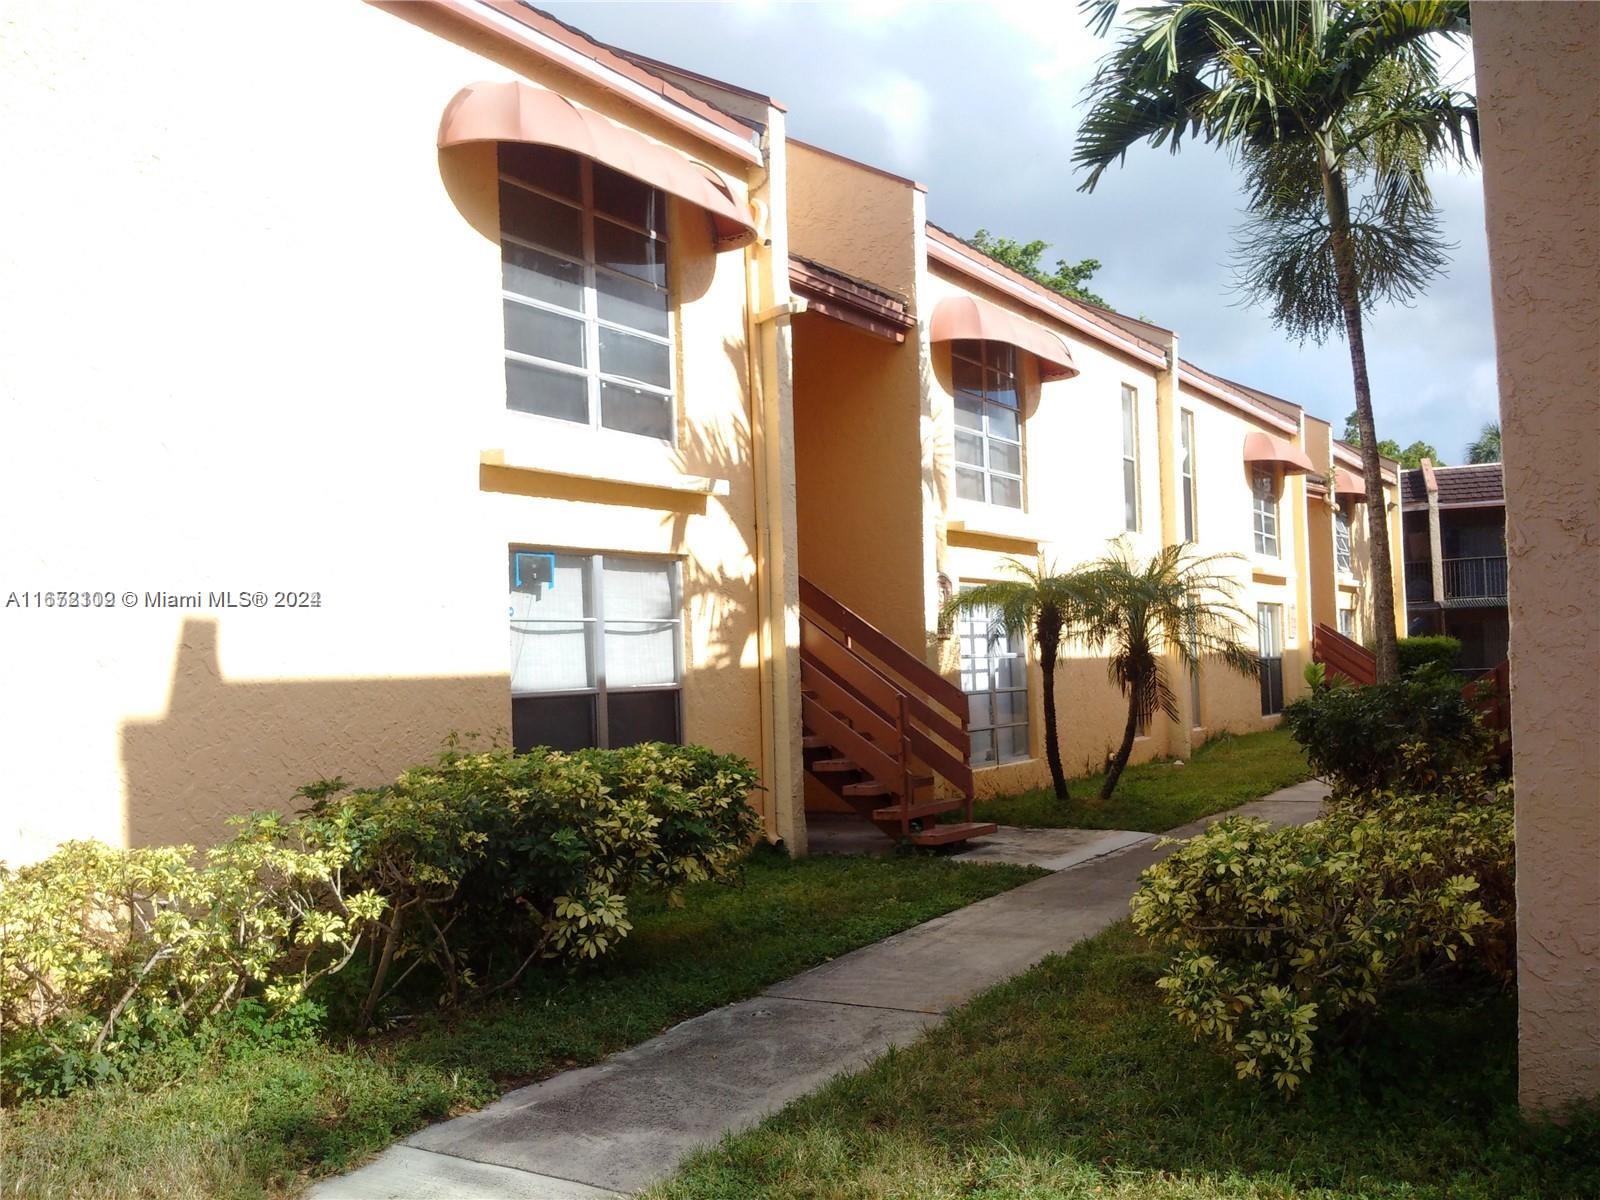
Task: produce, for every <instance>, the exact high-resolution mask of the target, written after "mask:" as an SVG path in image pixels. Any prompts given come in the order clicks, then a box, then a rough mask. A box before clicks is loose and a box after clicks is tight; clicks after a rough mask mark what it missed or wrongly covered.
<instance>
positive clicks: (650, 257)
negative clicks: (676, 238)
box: [594, 218, 667, 287]
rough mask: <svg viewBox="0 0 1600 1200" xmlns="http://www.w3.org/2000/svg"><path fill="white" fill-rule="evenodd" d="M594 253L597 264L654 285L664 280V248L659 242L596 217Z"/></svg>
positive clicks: (659, 284) (659, 285)
mask: <svg viewBox="0 0 1600 1200" xmlns="http://www.w3.org/2000/svg"><path fill="white" fill-rule="evenodd" d="M594 256H595V261H596V262H597V263H599V264H600V265H601V266H606V267H610V268H611V269H612V270H615V271H621V272H623V273H624V274H627V275H632V276H634V277H635V278H636V279H643V280H645V281H646V282H648V283H653V284H655V285H656V286H657V287H665V286H666V284H667V248H666V245H665V244H664V243H662V242H658V241H656V240H655V239H654V238H649V237H646V236H645V235H644V234H642V233H635V232H634V231H633V230H631V229H624V228H623V227H622V226H621V225H613V224H612V223H611V222H610V221H607V220H604V219H601V218H596V219H595V223H594Z"/></svg>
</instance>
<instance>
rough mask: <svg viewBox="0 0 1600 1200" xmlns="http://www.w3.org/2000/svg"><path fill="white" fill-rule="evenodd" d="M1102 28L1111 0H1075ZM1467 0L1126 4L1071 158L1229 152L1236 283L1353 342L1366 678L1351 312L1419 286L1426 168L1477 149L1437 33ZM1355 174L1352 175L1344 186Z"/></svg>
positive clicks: (1437, 265)
mask: <svg viewBox="0 0 1600 1200" xmlns="http://www.w3.org/2000/svg"><path fill="white" fill-rule="evenodd" d="M1084 7H1085V8H1087V9H1088V10H1089V11H1090V12H1091V13H1093V14H1094V18H1093V20H1094V23H1095V24H1096V25H1097V26H1098V28H1099V30H1100V32H1102V33H1103V32H1105V31H1106V30H1107V29H1108V28H1109V27H1110V25H1111V23H1112V21H1113V19H1114V18H1115V15H1116V8H1117V6H1116V3H1115V0H1088V2H1087V3H1086V4H1085V5H1084ZM1469 21H1470V15H1469V12H1468V7H1467V2H1466V0H1404V2H1396V3H1384V2H1380V0H1354V2H1349V3H1337V2H1335V0H1292V2H1291V0H1279V2H1274V0H1262V2H1258V3H1246V2H1224V0H1173V2H1171V3H1165V4H1160V5H1157V6H1153V7H1147V8H1141V9H1139V10H1138V11H1136V12H1135V13H1133V14H1132V16H1131V18H1130V22H1129V25H1128V27H1127V29H1126V30H1125V32H1124V33H1123V34H1122V36H1121V40H1120V41H1119V43H1118V44H1117V46H1116V47H1115V49H1113V50H1112V51H1111V52H1110V53H1109V54H1108V55H1107V56H1106V57H1105V58H1104V59H1103V60H1102V61H1101V64H1100V66H1099V69H1098V70H1097V71H1096V74H1095V77H1094V79H1093V81H1092V82H1091V83H1090V85H1089V89H1088V90H1089V95H1090V111H1089V113H1088V115H1087V116H1086V117H1085V119H1084V122H1083V125H1082V128H1081V130H1080V132H1079V138H1078V144H1077V148H1076V150H1075V151H1074V154H1073V160H1074V162H1075V163H1076V164H1077V165H1078V167H1079V168H1080V169H1086V170H1087V171H1088V176H1087V178H1086V180H1085V181H1084V183H1083V185H1082V188H1083V190H1085V191H1092V190H1093V189H1094V186H1095V184H1096V183H1097V182H1098V181H1099V180H1100V177H1101V175H1102V174H1104V172H1105V171H1106V169H1107V168H1108V167H1109V166H1110V165H1111V164H1112V163H1114V162H1118V161H1120V160H1121V159H1122V158H1123V157H1124V156H1125V155H1126V154H1127V151H1128V150H1129V149H1130V148H1131V147H1132V146H1134V145H1135V144H1136V143H1138V142H1142V141H1148V142H1149V143H1150V144H1151V145H1154V146H1160V145H1162V144H1163V143H1165V144H1168V145H1169V147H1170V149H1171V150H1172V151H1173V152H1176V151H1177V149H1178V147H1179V145H1180V143H1181V141H1182V139H1183V138H1184V137H1185V136H1190V137H1198V138H1199V139H1200V140H1201V141H1203V142H1206V143H1210V144H1214V145H1218V146H1221V147H1223V148H1225V149H1226V150H1228V151H1229V152H1231V153H1232V154H1233V156H1234V159H1235V161H1236V162H1237V163H1239V164H1240V165H1241V166H1242V167H1243V168H1244V172H1245V176H1246V181H1247V185H1248V197H1249V200H1248V209H1247V213H1248V216H1249V218H1250V223H1249V224H1248V225H1247V226H1246V227H1245V231H1244V233H1243V234H1242V236H1241V239H1240V246H1239V250H1240V264H1241V269H1240V283H1241V285H1242V287H1243V288H1244V290H1245V291H1247V292H1248V293H1250V294H1252V295H1253V296H1254V297H1255V298H1257V299H1263V300H1266V301H1268V302H1269V303H1270V304H1271V306H1272V315H1273V319H1274V320H1275V321H1276V322H1278V323H1279V324H1280V325H1282V326H1283V327H1284V328H1286V329H1287V330H1288V331H1289V332H1290V333H1291V334H1295V335H1297V336H1299V337H1300V338H1302V339H1304V338H1306V337H1310V338H1313V339H1314V340H1317V341H1321V340H1322V339H1323V338H1325V337H1326V336H1327V335H1328V334H1329V333H1331V332H1333V331H1334V330H1336V329H1341V328H1342V332H1343V334H1344V338H1345V341H1346V343H1347V344H1348V345H1349V348H1350V367H1351V373H1352V375H1353V377H1354V385H1355V401H1356V414H1357V424H1358V425H1359V428H1360V433H1361V460H1362V465H1363V473H1364V476H1365V479H1366V487H1367V509H1368V513H1369V514H1370V520H1369V522H1368V524H1369V527H1370V528H1371V530H1372V534H1371V536H1372V542H1373V547H1372V549H1373V553H1372V576H1373V583H1374V591H1375V593H1376V595H1375V604H1376V618H1377V620H1376V624H1377V643H1378V644H1377V658H1378V678H1380V679H1392V678H1394V677H1395V676H1396V675H1397V674H1398V673H1399V652H1398V650H1397V649H1396V645H1395V620H1394V580H1393V576H1392V572H1391V569H1390V565H1389V563H1390V559H1389V524H1388V520H1387V513H1386V511H1385V508H1384V501H1383V488H1382V476H1381V475H1380V473H1379V465H1378V445H1379V443H1378V437H1377V431H1376V428H1375V426H1374V424H1373V419H1372V391H1371V386H1370V383H1369V381H1368V376H1367V355H1366V343H1365V341H1364V338H1363V334H1362V323H1361V321H1362V312H1363V310H1370V308H1371V307H1372V306H1373V304H1374V303H1375V302H1376V301H1378V300H1380V299H1385V300H1393V299H1399V300H1407V299H1409V298H1411V297H1413V296H1415V295H1417V294H1418V293H1419V292H1420V291H1421V290H1422V289H1423V287H1424V286H1425V285H1426V284H1427V282H1428V281H1429V280H1430V279H1431V278H1433V276H1434V275H1436V274H1437V273H1438V272H1439V271H1440V270H1441V269H1442V268H1443V267H1444V265H1445V263H1446V262H1447V261H1448V253H1447V252H1448V249H1449V247H1448V246H1446V245H1445V244H1444V243H1443V242H1442V241H1441V240H1440V238H1439V228H1438V221H1437V213H1436V210H1435V209H1434V206H1433V201H1432V196H1431V194H1430V192H1429V190H1428V185H1427V179H1426V174H1425V171H1426V168H1428V167H1429V166H1431V165H1433V164H1435V163H1438V162H1441V161H1445V160H1451V159H1455V160H1460V161H1463V162H1465V161H1468V160H1469V158H1470V157H1471V156H1472V155H1473V154H1475V153H1476V144H1477V109H1476V102H1475V101H1474V99H1473V98H1472V97H1471V96H1469V95H1466V94H1465V93H1460V92H1457V91H1455V90H1453V89H1451V88H1449V87H1447V86H1445V85H1444V84H1442V83H1441V82H1440V79H1439V71H1438V65H1437V62H1436V60H1435V57H1434V51H1433V37H1432V35H1435V34H1440V35H1444V36H1445V37H1449V38H1456V37H1459V36H1462V35H1465V34H1467V33H1469V32H1470V25H1469ZM1353 185H1354V187H1355V188H1356V192H1355V194H1354V198H1353V193H1352V186H1353Z"/></svg>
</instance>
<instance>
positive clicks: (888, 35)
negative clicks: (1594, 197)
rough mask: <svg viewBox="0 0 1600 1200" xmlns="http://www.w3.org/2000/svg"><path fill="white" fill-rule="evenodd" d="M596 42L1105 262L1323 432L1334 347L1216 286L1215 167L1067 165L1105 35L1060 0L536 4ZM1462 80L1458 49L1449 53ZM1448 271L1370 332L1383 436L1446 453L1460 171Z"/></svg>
mask: <svg viewBox="0 0 1600 1200" xmlns="http://www.w3.org/2000/svg"><path fill="white" fill-rule="evenodd" d="M539 7H541V8H543V9H545V10H546V11H549V12H551V13H553V14H554V15H555V16H557V17H559V18H560V19H561V20H563V21H566V22H568V23H569V24H572V25H575V26H577V27H578V28H580V29H582V30H584V31H585V32H586V33H589V34H590V35H591V36H593V37H596V38H598V39H599V40H601V41H603V42H607V43H611V44H614V45H620V46H623V47H626V48H629V49H632V50H636V51H638V52H640V53H642V54H647V55H649V56H651V57H653V58H659V59H663V60H665V61H667V62H672V63H677V64H679V65H681V66H684V67H687V68H689V69H691V70H694V71H699V72H701V73H703V74H706V75H710V76H713V77H715V78H718V79H723V80H727V81H728V82H731V83H736V84H740V85H742V86H744V87H748V88H751V89H753V90H755V91H759V92H763V93H765V94H767V95H770V96H773V97H776V98H777V99H778V100H780V101H782V102H783V103H784V104H786V105H787V106H788V109H789V129H790V132H791V133H792V134H793V135H794V136H795V137H798V138H801V139H803V140H805V141H809V142H814V143H817V144H819V145H822V146H826V147H828V148H829V149H832V150H836V151H838V152H839V153H841V154H846V155H849V156H850V157H852V158H858V159H861V160H863V161H865V162H869V163H873V164H875V165H878V166H881V167H883V168H885V169H887V170H891V171H895V172H898V173H900V174H904V175H909V176H911V177H913V178H915V179H917V180H919V181H920V182H922V183H924V184H926V185H927V187H928V215H929V217H930V219H932V220H933V221H934V222H935V223H937V224H939V225H941V226H943V227H944V228H946V229H949V230H951V231H952V232H955V233H957V234H960V235H963V236H967V235H970V234H971V233H972V232H973V231H974V230H976V229H978V228H980V227H983V228H987V229H989V230H990V231H991V232H993V233H996V234H1000V235H1003V236H1007V237H1014V238H1018V239H1023V240H1026V239H1031V238H1043V239H1045V240H1046V241H1048V242H1050V243H1051V244H1052V249H1051V250H1050V251H1049V252H1048V253H1047V256H1046V257H1047V259H1049V260H1051V261H1053V260H1054V259H1055V258H1057V257H1061V258H1066V259H1068V260H1070V261H1073V262H1076V261H1077V260H1078V259H1081V258H1098V259H1100V260H1101V262H1102V263H1103V264H1104V265H1103V266H1102V268H1101V270H1100V272H1099V274H1098V275H1096V276H1095V278H1094V280H1093V282H1092V284H1091V286H1092V288H1093V290H1095V291H1096V292H1098V293H1099V294H1100V295H1102V296H1104V297H1105V298H1106V299H1107V300H1108V301H1109V302H1110V303H1111V304H1112V305H1113V306H1114V307H1116V308H1118V309H1120V310H1121V311H1124V312H1127V313H1131V314H1133V315H1135V316H1143V317H1145V318H1147V319H1148V320H1151V321H1154V322H1156V323H1157V324H1160V325H1165V326H1167V327H1169V328H1172V329H1176V330H1177V331H1178V334H1179V336H1180V339H1181V340H1180V348H1181V350H1182V352H1183V355H1184V357H1186V358H1188V359H1190V360H1192V361H1194V362H1197V363H1199V364H1200V365H1201V366H1203V367H1205V368H1207V369H1208V370H1212V371H1215V372H1217V373H1219V374H1222V375H1225V376H1228V377H1229V378H1233V379H1240V380H1243V381H1245V382H1247V383H1252V384H1254V385H1256V386H1257V387H1260V388H1262V389H1264V390H1266V391H1269V392H1273V393H1275V394H1277V395H1280V396H1284V397H1286V398H1287V399H1290V400H1293V401H1295V402H1296V403H1298V404H1301V405H1304V406H1305V408H1306V409H1307V410H1308V411H1310V412H1312V413H1314V414H1315V415H1317V416H1320V417H1323V418H1325V419H1327V420H1330V421H1332V422H1333V423H1334V426H1335V432H1338V430H1339V429H1342V427H1343V424H1344V418H1345V415H1346V414H1347V413H1348V412H1350V410H1351V409H1352V408H1354V407H1355V405H1354V402H1353V400H1352V399H1351V384H1350V362H1349V356H1348V354H1347V352H1346V349H1345V346H1344V343H1343V341H1340V340H1330V341H1329V342H1328V343H1327V344H1326V345H1324V346H1321V347H1318V346H1315V345H1311V344H1308V345H1305V346H1299V345H1296V344H1295V343H1293V342H1291V341H1289V340H1288V339H1287V338H1286V337H1285V336H1284V335H1283V334H1282V333H1280V332H1279V331H1278V330H1277V329H1275V328H1274V327H1273V326H1272V324H1271V322H1270V321H1269V320H1268V319H1267V316H1266V314H1265V313H1264V312H1263V311H1262V310H1260V309H1257V308H1254V307H1250V306H1247V305H1245V304H1244V303H1243V302H1241V300H1240V298H1239V297H1238V296H1237V295H1236V294H1235V293H1234V292H1233V291H1232V288H1231V280H1232V269H1231V267H1230V265H1229V261H1228V260H1229V249H1230V245H1231V234H1230V231H1231V230H1232V229H1233V228H1234V226H1236V225H1237V224H1238V223H1239V220H1240V212H1239V210H1240V207H1241V199H1240V195H1239V192H1238V188H1237V184H1236V177H1235V175H1234V172H1233V170H1232V168H1231V167H1230V166H1229V164H1228V162H1227V160H1226V159H1225V158H1223V157H1222V156H1221V155H1219V154H1217V153H1215V152H1213V151H1210V150H1207V149H1205V148H1204V147H1200V146H1195V145H1191V144H1186V145H1185V147H1184V149H1183V151H1182V153H1181V154H1179V155H1177V156H1173V155H1170V154H1168V153H1167V151H1166V150H1165V149H1161V150H1152V149H1149V148H1148V147H1141V148H1139V149H1137V150H1135V151H1133V152H1132V153H1130V154H1129V156H1128V159H1127V162H1126V164H1125V165H1124V166H1123V167H1121V168H1113V169H1112V170H1111V171H1110V172H1108V173H1107V175H1106V177H1105V178H1104V180H1103V181H1102V182H1101V183H1100V185H1099V186H1098V187H1097V188H1096V190H1095V191H1094V193H1093V194H1090V195H1086V194H1084V193H1081V192H1079V191H1078V190H1077V187H1078V183H1079V182H1080V177H1079V176H1078V175H1077V174H1076V173H1074V171H1073V170H1072V167H1071V152H1072V143H1073V138H1074V135H1075V132H1076V129H1077V125H1078V122H1079V120H1080V119H1081V117H1082V111H1083V110H1082V108H1081V106H1080V98H1081V95H1082V90H1083V86H1084V84H1085V83H1086V82H1087V80H1088V78H1089V75H1090V73H1091V72H1092V70H1093V64H1094V62H1095V59H1096V58H1097V57H1098V56H1099V55H1100V54H1101V53H1103V52H1104V50H1105V49H1106V43H1105V42H1103V41H1100V40H1099V39H1096V38H1095V37H1093V35H1091V34H1090V33H1089V32H1088V30H1087V29H1086V28H1085V27H1084V24H1083V21H1082V18H1081V17H1080V16H1079V14H1078V11H1077V5H1076V4H1075V3H1073V2H1072V0H1055V2H1054V3H1043V2H1039V0H1034V2H1031V3H1030V2H1028V0H1021V2H1015V0H996V2H994V3H990V4H965V3H930V2H926V0H925V2H923V3H909V2H900V0H887V2H880V3H854V4H833V3H813V4H796V3H760V2H752V0H742V2H738V3H654V4H646V3H551V4H540V5H539ZM1442 57H1443V58H1444V59H1445V60H1446V61H1447V62H1449V64H1450V65H1449V67H1448V71H1449V74H1450V77H1451V79H1452V80H1453V81H1455V82H1457V83H1458V85H1460V86H1465V87H1467V88H1469V89H1470V88H1471V77H1470V71H1471V59H1470V55H1466V54H1463V53H1459V52H1449V51H1447V52H1446V53H1445V54H1444V55H1443V56H1442ZM1434 189H1435V194H1436V197H1437V199H1438V201H1439V204H1440V207H1441V209H1442V210H1443V219H1444V227H1445V231H1446V235H1447V236H1448V238H1449V240H1450V241H1452V242H1454V243H1455V244H1456V246H1455V249H1454V251H1453V252H1452V253H1453V262H1452V264H1451V267H1450V271H1449V274H1448V275H1447V276H1446V277H1445V278H1443V279H1440V280H1438V281H1436V282H1435V284H1434V285H1433V287H1432V288H1431V289H1430V291H1429V293H1428V294H1427V295H1426V296H1425V297H1423V298H1422V299H1421V300H1419V301H1418V302H1416V303H1415V304H1414V305H1413V306H1412V307H1410V308H1404V307H1390V308H1384V309H1379V310H1378V311H1376V312H1374V313H1373V314H1371V316H1370V317H1369V318H1368V323H1367V347H1368V361H1369V365H1370V369H1371V375H1372V385H1373V403H1374V407H1375V410H1376V415H1377V423H1378V432H1379V436H1380V437H1392V438H1394V439H1395V440H1397V441H1398V442H1399V443H1400V444H1401V445H1407V444H1409V443H1410V442H1411V441H1413V440H1414V439H1417V438H1421V439H1422V440H1424V441H1427V442H1431V443H1432V444H1433V445H1434V446H1436V447H1437V448H1438V450H1439V453H1440V455H1441V456H1442V457H1443V459H1444V460H1445V461H1446V462H1452V463H1456V462H1462V461H1464V447H1465V446H1466V444H1467V443H1468V442H1469V441H1471V440H1472V439H1473V438H1474V437H1475V436H1476V435H1477V433H1478V430H1479V428H1480V427H1481V426H1482V424H1483V423H1484V422H1485V421H1488V420H1494V419H1496V416H1497V411H1496V404H1497V400H1496V391H1495V377H1494V331H1493V328H1492V325H1491V320H1490V310H1489V274H1488V255H1487V250H1486V247H1485V242H1484V227H1483V193H1482V189H1481V186H1480V183H1479V179H1478V176H1477V174H1476V172H1475V171H1474V172H1464V171H1461V170H1459V169H1454V170H1450V171H1446V172H1442V173H1440V174H1439V175H1438V176H1437V177H1436V179H1435V181H1434Z"/></svg>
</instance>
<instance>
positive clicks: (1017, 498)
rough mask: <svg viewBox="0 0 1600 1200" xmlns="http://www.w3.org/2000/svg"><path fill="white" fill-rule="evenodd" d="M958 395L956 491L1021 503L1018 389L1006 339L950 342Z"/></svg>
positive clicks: (1002, 502)
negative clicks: (1003, 340)
mask: <svg viewBox="0 0 1600 1200" xmlns="http://www.w3.org/2000/svg"><path fill="white" fill-rule="evenodd" d="M950 376H951V382H952V383H953V384H954V385H955V393H956V495H957V496H958V497H960V498H961V499H963V500H978V501H982V502H983V503H986V504H999V505H1003V506H1004V507H1006V508H1021V507H1022V393H1021V389H1020V386H1019V384H1018V380H1017V352H1016V350H1015V349H1013V348H1012V347H1011V346H1008V345H1006V344H1005V343H1004V342H979V341H955V342H951V343H950Z"/></svg>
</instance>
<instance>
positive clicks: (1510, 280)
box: [1472, 3, 1600, 1108]
mask: <svg viewBox="0 0 1600 1200" xmlns="http://www.w3.org/2000/svg"><path fill="white" fill-rule="evenodd" d="M1472 16H1473V43H1474V57H1475V59H1476V62H1477V81H1478V89H1479V103H1480V105H1481V106H1482V110H1483V178H1484V197H1485V219H1486V222H1487V225H1488V232H1489V264H1490V276H1491V281H1492V286H1493V294H1494V320H1495V337H1496V341H1497V343H1498V350H1499V376H1500V417H1501V429H1502V434H1503V437H1504V450H1505V481H1506V524H1507V538H1506V541H1507V547H1506V549H1507V555H1508V557H1509V560H1510V585H1511V586H1510V612H1511V692H1512V730H1513V740H1514V743H1515V746H1516V783H1517V990H1518V1008H1519V1017H1520V1020H1519V1026H1520V1028H1519V1047H1518V1049H1519V1053H1518V1067H1519V1073H1520V1082H1521V1096H1522V1100H1523V1103H1524V1104H1526V1105H1528V1106H1530V1107H1536V1108H1545V1107H1553V1106H1556V1105H1559V1104H1561V1103H1563V1102H1565V1101H1568V1100H1572V1099H1575V1098H1578V1097H1583V1096H1593V1095H1595V1094H1597V1093H1600V735H1597V728H1596V726H1597V716H1600V609H1597V607H1596V604H1595V596H1594V585H1593V581H1594V580H1595V578H1596V577H1597V576H1600V474H1597V472H1596V470H1595V451H1596V445H1597V434H1600V295H1597V288H1596V276H1595V263H1596V262H1597V261H1600V191H1597V186H1600V185H1597V182H1596V181H1597V180H1600V123H1597V122H1596V120H1595V114H1596V112H1600V75H1596V73H1595V64H1596V62H1600V5H1594V4H1549V3H1532V4H1517V5H1510V4H1477V5H1474V6H1473V13H1472Z"/></svg>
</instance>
